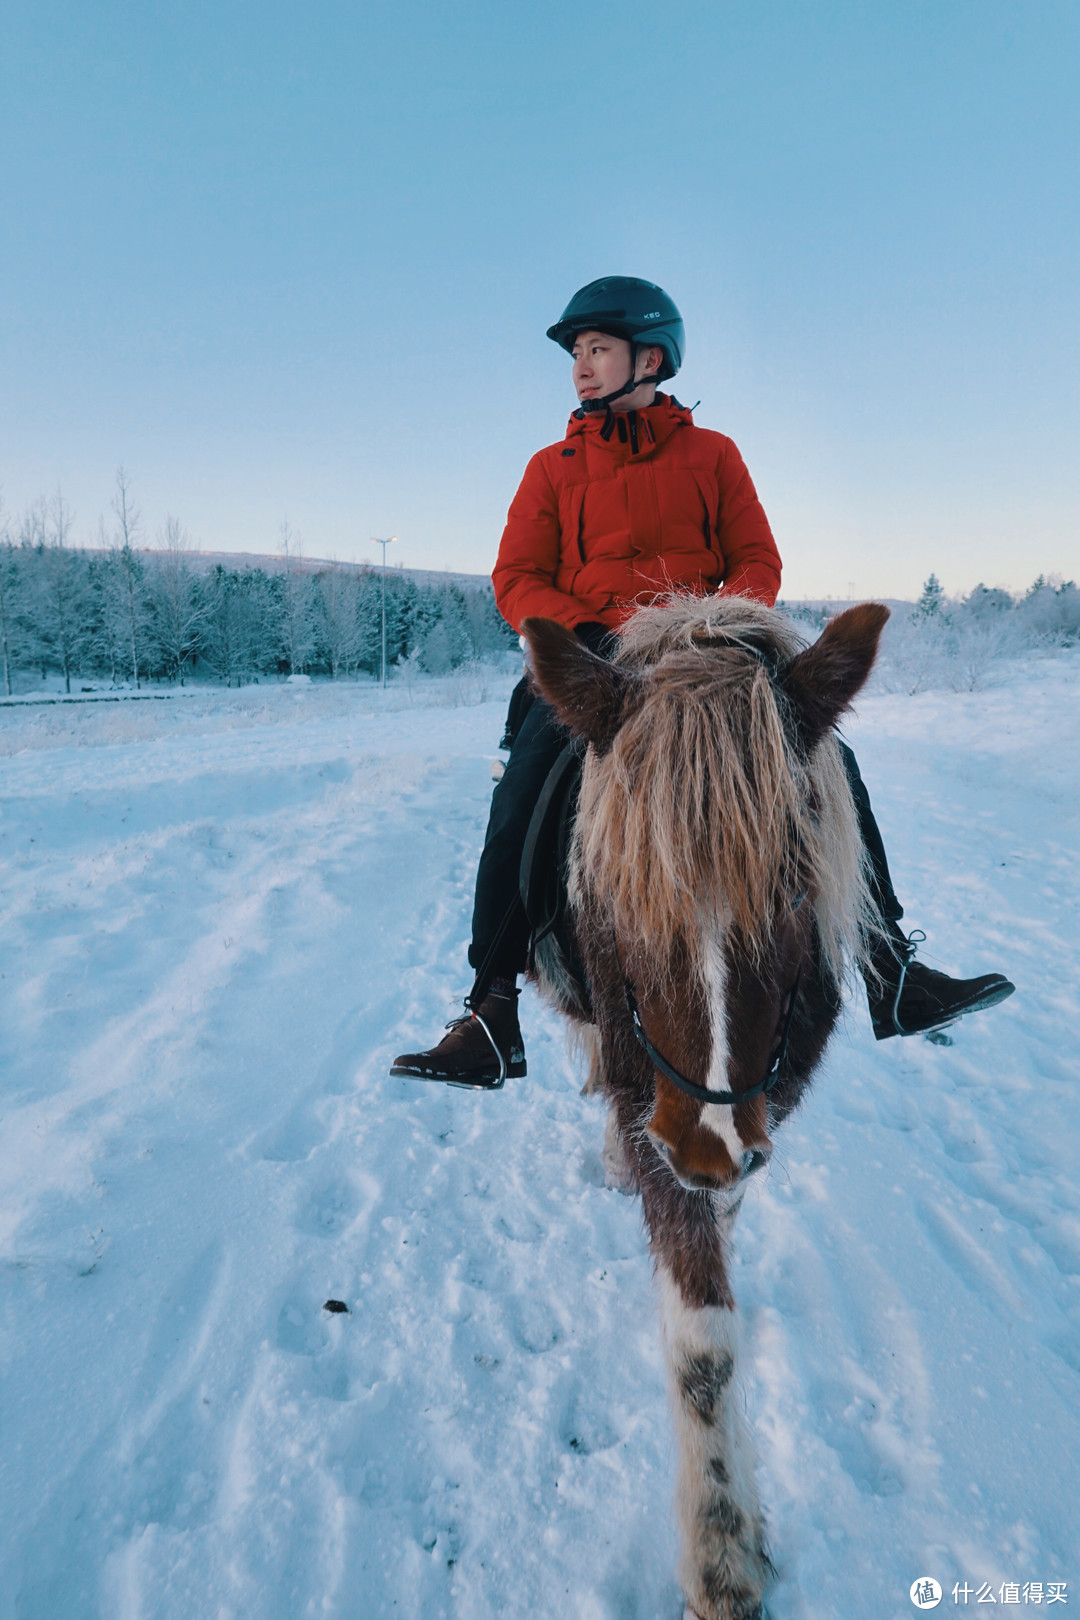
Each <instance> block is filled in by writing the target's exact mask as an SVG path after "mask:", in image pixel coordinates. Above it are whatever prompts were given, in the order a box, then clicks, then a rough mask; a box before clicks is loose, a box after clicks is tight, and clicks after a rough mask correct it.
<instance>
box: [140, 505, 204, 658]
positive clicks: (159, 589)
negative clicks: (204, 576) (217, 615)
mask: <svg viewBox="0 0 1080 1620" xmlns="http://www.w3.org/2000/svg"><path fill="white" fill-rule="evenodd" d="M158 548H159V549H158V555H157V558H156V560H155V564H154V568H153V572H152V574H151V576H150V581H149V593H148V594H149V614H150V626H151V627H152V634H153V638H154V640H155V642H156V644H157V650H158V657H159V659H160V662H161V664H162V666H163V668H164V671H165V673H166V674H167V675H168V677H169V679H170V680H174V681H179V683H180V685H181V686H183V684H184V672H185V670H186V669H187V667H188V665H189V663H190V662H191V659H192V658H193V657H194V656H195V654H196V653H197V651H198V648H199V637H200V633H201V631H202V629H203V627H204V625H205V623H206V617H207V607H206V603H205V601H204V597H203V591H202V590H201V588H200V585H199V581H198V580H197V579H196V578H195V575H194V573H193V572H192V569H191V564H190V562H189V560H188V553H189V551H190V550H191V541H190V539H189V537H188V535H187V534H186V532H185V530H184V528H183V526H182V525H181V523H180V522H179V520H178V519H177V518H174V517H167V518H166V519H165V526H164V528H163V529H162V531H161V533H160V535H159V536H158Z"/></svg>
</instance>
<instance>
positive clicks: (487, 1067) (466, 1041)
mask: <svg viewBox="0 0 1080 1620" xmlns="http://www.w3.org/2000/svg"><path fill="white" fill-rule="evenodd" d="M517 998H518V992H517V991H516V990H515V991H514V993H513V995H512V996H507V995H500V994H498V993H497V992H496V991H494V990H489V991H488V993H487V995H486V996H485V997H484V999H483V1001H482V1002H481V1003H480V1005H479V1006H478V1007H477V1008H476V1009H475V1011H469V1012H466V1013H465V1014H464V1015H463V1017H461V1018H455V1019H453V1020H452V1021H451V1022H450V1023H449V1024H448V1025H447V1031H448V1033H447V1034H446V1035H444V1036H443V1038H442V1040H441V1041H440V1042H439V1044H438V1046H433V1047H432V1048H431V1050H430V1051H429V1052H404V1053H402V1055H401V1057H397V1058H395V1059H394V1066H393V1068H392V1069H391V1070H390V1073H391V1074H393V1075H402V1076H404V1077H406V1078H407V1079H410V1080H441V1081H443V1083H444V1084H445V1085H448V1086H466V1087H468V1088H470V1089H472V1090H479V1091H498V1089H499V1087H500V1086H501V1085H502V1084H503V1082H504V1081H505V1080H506V1079H507V1078H509V1079H511V1080H519V1079H521V1077H522V1076H523V1075H524V1074H526V1073H527V1070H526V1067H525V1043H524V1041H523V1040H522V1038H521V1029H520V1027H519V1025H518V1015H517Z"/></svg>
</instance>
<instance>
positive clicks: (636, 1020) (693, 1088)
mask: <svg viewBox="0 0 1080 1620" xmlns="http://www.w3.org/2000/svg"><path fill="white" fill-rule="evenodd" d="M805 899H806V890H805V889H804V890H803V892H802V893H801V894H799V895H797V896H796V898H795V901H794V903H793V905H792V908H791V909H792V913H793V914H794V913H795V912H796V911H798V909H799V907H800V906H801V905H802V903H803V901H804V900H805ZM611 937H612V943H613V944H614V946H615V961H616V962H617V963H618V967H619V972H620V973H622V981H623V995H624V997H625V999H626V1010H627V1012H628V1013H629V1014H630V1019H631V1022H632V1023H633V1026H634V1034H635V1035H636V1036H637V1038H638V1041H639V1043H640V1044H641V1046H642V1047H643V1048H644V1049H645V1051H646V1053H647V1054H648V1056H649V1059H650V1061H651V1063H652V1064H653V1066H654V1068H656V1069H657V1070H658V1071H659V1072H660V1073H661V1074H662V1075H664V1076H665V1078H666V1079H668V1080H670V1081H671V1083H672V1085H673V1086H678V1088H679V1090H680V1091H685V1093H686V1095H687V1096H688V1097H693V1098H694V1100H695V1102H702V1103H729V1104H731V1105H734V1104H735V1103H741V1102H749V1101H750V1099H751V1098H752V1097H758V1096H760V1095H761V1094H762V1093H763V1092H764V1094H765V1095H766V1096H768V1094H769V1092H770V1091H772V1090H773V1088H774V1087H775V1086H776V1084H777V1083H778V1081H779V1079H780V1066H781V1064H782V1063H783V1061H784V1059H785V1058H786V1057H787V1051H788V1041H789V1037H790V1035H791V1025H792V1021H793V1019H794V1017H795V1006H796V1003H797V1002H798V999H799V987H800V985H801V984H802V974H803V970H802V967H801V966H800V968H799V971H798V972H797V973H796V975H795V982H794V983H793V984H792V986H791V995H790V998H789V1000H788V1009H787V1013H786V1014H785V1016H784V1022H783V1026H782V1028H781V1030H780V1034H779V1037H778V1039H777V1042H776V1045H775V1046H774V1047H773V1050H772V1056H771V1057H770V1058H769V1066H768V1068H767V1069H766V1070H765V1073H764V1075H763V1076H762V1077H761V1079H760V1080H759V1081H758V1083H757V1085H756V1086H750V1087H748V1088H747V1090H746V1091H710V1090H709V1088H708V1086H699V1085H698V1084H697V1082H696V1081H694V1080H688V1079H687V1077H686V1075H685V1074H680V1073H679V1071H678V1069H676V1068H675V1067H674V1065H673V1064H671V1063H669V1062H668V1060H667V1058H666V1057H665V1056H664V1054H663V1053H662V1052H661V1051H660V1049H659V1048H658V1047H656V1046H654V1045H653V1043H652V1041H651V1040H650V1039H649V1036H648V1034H647V1032H646V1029H645V1025H644V1024H643V1023H642V1021H641V1012H640V1010H639V1008H638V1004H637V997H636V996H635V994H634V987H633V985H632V984H631V983H630V979H629V977H628V975H627V974H626V973H625V972H624V971H623V965H622V960H621V958H620V956H619V942H618V939H617V938H616V936H615V925H614V923H612V928H611Z"/></svg>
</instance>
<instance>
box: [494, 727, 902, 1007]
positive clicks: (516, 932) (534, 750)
mask: <svg viewBox="0 0 1080 1620" xmlns="http://www.w3.org/2000/svg"><path fill="white" fill-rule="evenodd" d="M568 741H569V733H568V732H567V731H566V729H565V728H564V727H563V726H561V725H560V724H559V721H558V720H557V719H556V718H555V711H554V710H553V709H552V708H551V707H550V706H549V705H548V704H547V703H544V702H543V701H542V699H540V698H537V699H536V701H535V702H534V703H533V704H532V707H531V708H530V709H529V711H528V713H527V714H526V715H525V717H524V719H523V720H522V722H521V725H520V728H519V730H518V733H517V736H516V737H515V739H514V745H513V747H512V749H511V750H510V758H509V760H508V762H507V766H506V770H505V772H504V774H503V778H502V780H501V781H500V782H497V783H496V785H495V791H494V793H493V794H492V796H491V814H490V816H489V817H488V827H487V836H486V838H485V839H484V849H483V853H482V854H481V856H480V866H479V869H478V871H477V874H476V901H475V904H474V906H473V924H472V944H471V945H470V947H469V962H470V964H471V965H472V967H474V968H476V969H479V968H481V967H483V965H484V962H485V959H486V957H487V955H488V951H489V949H490V947H491V944H492V941H493V940H494V939H495V936H496V934H497V933H498V930H499V927H500V925H501V924H502V922H503V919H504V918H505V916H506V912H507V907H508V906H509V905H510V902H511V900H512V899H513V898H514V896H515V895H516V894H517V892H518V877H519V873H520V869H521V852H522V850H523V849H524V847H525V834H526V833H527V832H528V830H529V821H530V819H531V818H532V813H533V809H534V808H535V806H536V801H537V799H538V798H539V797H540V791H541V789H542V788H543V786H544V782H545V780H546V779H547V774H548V772H549V771H550V769H551V767H552V766H553V765H554V763H555V761H556V759H557V758H558V757H559V755H560V754H561V753H562V750H563V749H564V748H565V747H566V744H567V742H568ZM840 752H841V754H842V755H843V760H844V766H845V768H846V770H847V774H848V781H849V782H850V784H851V793H852V797H853V798H854V800H855V810H856V813H857V815H858V818H859V829H860V831H861V833H862V838H863V843H864V844H865V845H866V851H867V854H868V855H869V857H870V878H871V882H870V887H871V891H872V893H873V896H874V899H875V900H876V901H877V904H878V906H879V907H880V909H881V913H882V916H883V917H887V918H889V919H891V920H893V921H897V920H899V918H901V917H902V916H903V915H904V908H903V906H902V905H901V904H900V902H899V900H898V899H897V897H896V892H895V890H894V889H893V886H892V879H891V877H890V876H889V863H888V860H887V859H886V856H885V845H884V844H883V843H882V840H881V832H880V830H879V828H878V824H877V822H876V821H875V819H874V812H873V810H872V809H871V807H870V795H869V793H868V792H867V791H866V783H865V782H864V781H863V779H862V777H861V775H860V774H859V766H858V763H857V761H856V759H855V755H854V754H853V753H852V752H851V749H850V748H849V747H848V746H847V744H846V743H841V744H840ZM528 944H529V925H528V923H527V922H526V920H525V913H524V911H522V910H521V908H520V907H518V909H517V912H516V913H515V915H514V917H513V918H512V919H511V921H510V923H509V925H508V926H507V929H506V932H505V933H504V934H503V937H502V939H501V940H500V942H499V948H498V950H497V952H496V953H495V958H494V960H493V961H492V962H491V963H489V964H488V971H487V974H486V975H485V977H487V978H490V977H491V975H493V974H497V975H499V976H502V977H505V978H511V977H512V976H513V975H514V974H515V973H521V972H523V971H524V968H525V959H526V955H527V951H528Z"/></svg>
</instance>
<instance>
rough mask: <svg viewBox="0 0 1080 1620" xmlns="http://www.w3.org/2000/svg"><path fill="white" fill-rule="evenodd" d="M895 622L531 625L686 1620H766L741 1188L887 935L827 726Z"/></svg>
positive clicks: (729, 602)
mask: <svg viewBox="0 0 1080 1620" xmlns="http://www.w3.org/2000/svg"><path fill="white" fill-rule="evenodd" d="M888 616H889V611H888V608H886V607H884V606H882V605H880V604H878V603H873V602H871V603H863V604H860V605H858V606H855V607H852V608H849V609H848V610H847V611H846V612H843V613H841V614H839V615H838V616H837V617H835V618H833V619H832V620H831V621H830V622H829V624H828V625H827V626H826V627H825V629H824V631H823V633H822V634H821V636H820V637H819V638H818V640H817V641H815V642H814V643H813V644H812V645H810V646H807V645H806V644H805V643H804V641H803V640H802V639H801V638H800V636H799V635H798V633H797V632H796V630H795V628H794V627H793V625H792V624H791V622H790V621H789V620H788V619H786V618H785V617H784V616H783V615H782V614H780V613H777V612H775V611H774V610H772V609H770V608H766V607H764V606H761V605H760V604H758V603H757V602H754V601H752V600H750V599H749V598H745V597H739V596H728V597H724V596H718V595H717V596H708V597H698V598H694V597H687V596H672V597H670V598H667V599H665V600H664V601H662V602H660V603H658V604H656V605H653V606H647V607H643V608H641V609H639V610H638V611H637V612H636V613H635V614H634V615H633V617H632V618H631V619H630V620H629V621H628V623H627V625H626V626H625V627H624V630H623V633H622V635H621V637H620V647H619V651H618V653H617V655H616V657H615V658H614V660H613V661H612V662H608V661H606V660H604V659H602V658H600V657H597V656H596V655H595V654H593V653H592V652H590V651H589V650H588V648H586V647H585V646H584V645H583V644H582V643H581V641H580V640H579V639H578V638H577V637H576V636H575V635H574V633H573V632H572V631H571V630H568V629H566V628H565V627H564V626H562V625H560V624H557V623H555V622H554V621H552V620H547V619H529V620H527V621H526V622H525V624H524V626H523V627H522V628H523V632H524V635H525V638H526V641H527V644H528V662H529V665H530V669H531V677H530V678H531V681H532V684H533V686H534V688H535V690H536V691H537V693H538V694H539V695H540V696H541V697H542V698H544V699H545V700H546V701H547V702H548V703H549V704H550V705H551V706H552V708H553V709H554V710H555V712H556V714H557V716H558V717H559V719H560V720H561V721H562V723H563V724H564V725H565V726H566V727H567V728H568V729H569V731H570V732H571V733H572V734H573V735H574V737H575V738H577V739H578V740H579V745H580V744H584V745H585V754H584V762H583V774H582V782H581V791H580V798H579V802H578V810H577V818H576V823H575V827H574V831H573V835H572V840H571V844H570V854H569V870H568V876H567V881H568V890H569V928H570V932H571V936H572V940H573V944H574V947H575V950H576V953H577V956H578V959H579V961H580V964H581V966H582V968H583V973H584V980H585V988H586V992H587V993H586V994H584V995H583V994H582V987H581V986H574V985H571V984H569V983H568V982H567V976H566V973H565V971H564V970H559V969H558V968H551V969H550V970H548V969H546V968H545V956H544V950H543V947H542V946H541V947H540V948H539V949H538V950H537V951H536V953H535V959H534V964H533V968H532V973H533V977H534V978H535V979H536V981H537V982H538V984H539V986H540V988H541V991H542V992H543V993H545V994H546V995H547V997H548V998H549V999H550V1000H552V1001H553V1002H554V1004H555V1005H556V1007H557V1008H558V1009H559V1010H560V1011H562V1012H563V1013H564V1014H565V1015H566V1016H567V1017H568V1018H569V1019H570V1020H571V1021H572V1022H573V1023H576V1024H577V1025H579V1026H581V1025H585V1024H587V1023H588V1024H591V1028H590V1029H586V1030H584V1031H583V1033H584V1034H585V1035H586V1036H587V1037H588V1038H590V1039H591V1043H592V1048H593V1053H594V1067H595V1075H596V1083H597V1087H598V1089H599V1090H600V1091H601V1092H602V1093H603V1095H604V1096H605V1097H606V1098H607V1100H608V1102H609V1104H610V1113H609V1138H608V1148H609V1152H608V1153H607V1154H606V1157H609V1158H610V1156H611V1154H614V1155H615V1156H616V1157H617V1159H618V1160H619V1161H620V1163H621V1174H622V1178H623V1180H624V1182H625V1183H627V1184H628V1186H630V1187H632V1188H633V1189H636V1190H637V1191H638V1192H639V1193H640V1195H641V1198H642V1203H643V1208H644V1217H645V1223H646V1227H647V1230H648V1235H649V1241H650V1246H651V1250H652V1255H653V1261H654V1269H655V1274H656V1277H657V1280H658V1285H659V1286H658V1292H659V1296H660V1310H661V1325H662V1336H663V1340H664V1347H665V1357H666V1362H667V1367H668V1375H669V1383H670V1389H671V1400H672V1407H673V1411H674V1417H675V1425H676V1430H677V1436H678V1449H679V1457H678V1469H677V1517H678V1520H679V1529H680V1562H679V1576H680V1580H681V1584H682V1587H683V1591H684V1593H685V1597H686V1603H687V1607H686V1620H764V1613H765V1611H764V1608H763V1606H762V1605H763V1597H764V1594H765V1592H766V1590H767V1587H768V1585H769V1583H770V1580H772V1579H774V1578H775V1570H774V1567H773V1565H772V1563H771V1561H770V1557H769V1552H768V1549H767V1544H766V1536H765V1525H764V1519H763V1515H762V1510H761V1506H760V1502H759V1499H758V1495H757V1490H756V1486H755V1480H754V1464H753V1457H752V1453H751V1449H750V1439H749V1435H748V1432H747V1427H748V1426H747V1423H746V1419H745V1416H744V1414H743V1412H742V1409H741V1407H740V1404H739V1402H738V1401H737V1399H736V1398H735V1394H734V1378H735V1372H736V1363H737V1358H738V1342H739V1319H738V1314H737V1310H736V1302H735V1298H734V1296H733V1294H732V1290H731V1283H730V1279H729V1271H728V1255H729V1252H730V1245H731V1242H732V1232H733V1226H734V1222H735V1217H736V1215H737V1212H738V1209H739V1206H740V1204H741V1202H742V1199H743V1196H744V1192H745V1190H746V1182H747V1178H748V1177H750V1176H751V1175H753V1174H754V1173H755V1172H756V1171H759V1170H761V1169H762V1168H763V1167H764V1166H765V1165H766V1164H767V1162H768V1158H769V1155H770V1153H771V1152H772V1135H773V1133H774V1132H775V1130H776V1128H777V1127H778V1126H779V1125H780V1124H781V1123H782V1121H783V1120H784V1119H785V1118H786V1117H787V1115H788V1114H790V1113H791V1111H792V1109H793V1108H795V1106H796V1105H797V1103H798V1102H799V1100H800V1098H801V1097H802V1096H803V1095H804V1093H805V1091H806V1089H807V1086H808V1085H809V1082H810V1079H811V1076H812V1074H813V1072H814V1070H815V1069H816V1068H817V1066H818V1064H819V1063H820V1061H821V1058H822V1055H823V1053H824V1050H825V1045H826V1042H827V1041H828V1039H829V1036H830V1034H831V1032H832V1030H833V1027H834V1025H835V1023H836V1020H837V1017H838V1014H839V1012H840V1007H841V1002H842V988H843V984H844V979H845V974H846V973H847V972H849V971H850V969H851V968H852V966H861V967H863V968H864V969H865V968H866V966H867V962H868V958H869V953H870V950H871V948H872V944H873V941H874V939H875V938H877V937H879V934H880V927H881V924H880V919H879V918H878V916H877V914H876V912H875V909H874V905H873V902H872V899H871V895H870V890H869V886H868V882H867V875H866V870H865V855H864V853H863V847H862V841H861V839H860V836H859V832H858V828H857V823H856V819H855V810H854V806H853V803H852V798H851V792H850V789H849V787H848V783H847V777H846V775H845V772H844V767H843V764H842V761H841V757H840V751H839V746H838V742H837V738H836V734H835V731H834V726H835V723H836V722H837V720H838V719H839V717H840V715H841V714H842V713H843V712H844V711H845V710H846V709H847V708H848V706H849V705H850V704H851V702H852V700H853V699H854V697H855V696H856V694H857V693H858V691H859V689H860V688H861V687H862V685H863V683H864V682H865V680H866V678H867V676H868V675H869V673H870V670H871V667H872V665H873V662H874V658H875V655H876V652H877V646H878V640H879V638H880V635H881V631H882V629H883V627H884V624H885V621H886V619H887V618H888Z"/></svg>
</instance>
